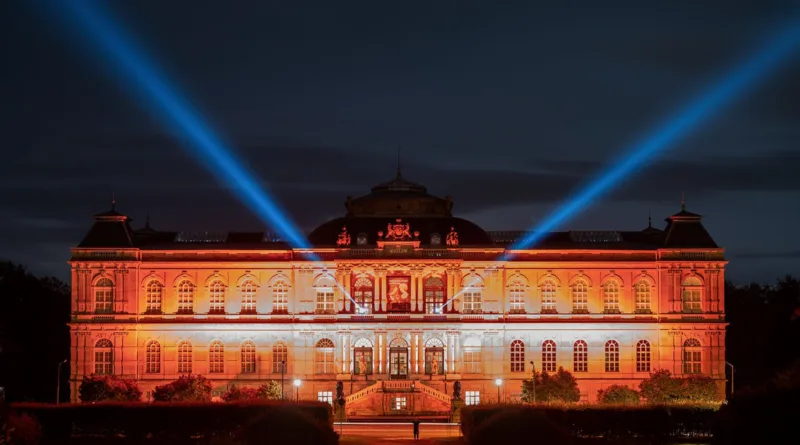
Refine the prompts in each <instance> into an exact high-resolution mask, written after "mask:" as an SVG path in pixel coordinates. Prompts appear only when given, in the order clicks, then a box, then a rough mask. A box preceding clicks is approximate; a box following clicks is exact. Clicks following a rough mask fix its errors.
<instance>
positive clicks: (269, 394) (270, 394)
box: [258, 380, 283, 400]
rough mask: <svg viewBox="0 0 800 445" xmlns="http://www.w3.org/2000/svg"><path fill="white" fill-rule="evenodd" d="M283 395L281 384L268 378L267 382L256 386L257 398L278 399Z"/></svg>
mask: <svg viewBox="0 0 800 445" xmlns="http://www.w3.org/2000/svg"><path fill="white" fill-rule="evenodd" d="M281 397H283V390H282V388H281V384H280V383H278V382H276V381H275V380H270V381H269V383H268V384H266V385H261V386H259V387H258V398H259V399H267V400H280V399H281Z"/></svg>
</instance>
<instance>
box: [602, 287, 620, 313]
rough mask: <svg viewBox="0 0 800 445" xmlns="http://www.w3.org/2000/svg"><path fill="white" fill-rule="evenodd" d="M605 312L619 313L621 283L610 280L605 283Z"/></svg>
mask: <svg viewBox="0 0 800 445" xmlns="http://www.w3.org/2000/svg"><path fill="white" fill-rule="evenodd" d="M603 312H604V313H606V314H619V283H617V282H616V281H615V280H608V281H606V283H605V284H604V285H603Z"/></svg>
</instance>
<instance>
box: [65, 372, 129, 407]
mask: <svg viewBox="0 0 800 445" xmlns="http://www.w3.org/2000/svg"><path fill="white" fill-rule="evenodd" d="M78 394H79V396H80V399H81V401H82V402H138V401H140V400H142V390H141V389H139V385H138V384H137V383H136V382H135V381H133V380H126V379H121V378H119V377H117V376H114V375H95V374H92V375H90V376H86V377H84V378H83V381H81V385H80V386H79V387H78Z"/></svg>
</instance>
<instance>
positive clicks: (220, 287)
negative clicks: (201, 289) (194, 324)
mask: <svg viewBox="0 0 800 445" xmlns="http://www.w3.org/2000/svg"><path fill="white" fill-rule="evenodd" d="M208 301H209V306H208V313H209V314H224V313H225V284H224V283H223V282H222V281H220V280H215V281H213V282H212V283H211V284H210V285H209V286H208Z"/></svg>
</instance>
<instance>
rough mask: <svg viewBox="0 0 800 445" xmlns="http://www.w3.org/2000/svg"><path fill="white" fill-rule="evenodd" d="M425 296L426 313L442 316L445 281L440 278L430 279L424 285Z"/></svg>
mask: <svg viewBox="0 0 800 445" xmlns="http://www.w3.org/2000/svg"><path fill="white" fill-rule="evenodd" d="M423 293H424V294H425V313H426V314H441V313H442V312H444V281H442V279H441V278H439V277H430V278H428V279H427V280H425V283H424V285H423Z"/></svg>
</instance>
